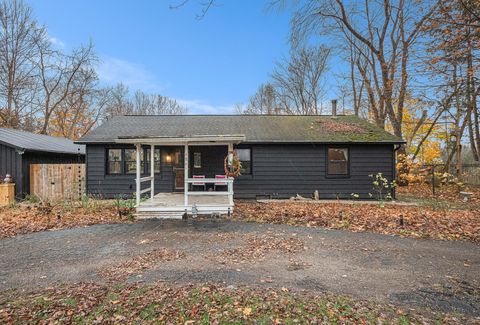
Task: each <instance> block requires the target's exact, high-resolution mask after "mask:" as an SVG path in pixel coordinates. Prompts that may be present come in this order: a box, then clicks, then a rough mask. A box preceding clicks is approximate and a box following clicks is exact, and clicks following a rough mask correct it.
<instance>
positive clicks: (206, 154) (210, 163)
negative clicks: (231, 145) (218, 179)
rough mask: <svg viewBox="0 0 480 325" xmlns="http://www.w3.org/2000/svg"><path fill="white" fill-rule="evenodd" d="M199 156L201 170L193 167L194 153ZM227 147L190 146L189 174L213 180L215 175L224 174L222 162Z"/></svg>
mask: <svg viewBox="0 0 480 325" xmlns="http://www.w3.org/2000/svg"><path fill="white" fill-rule="evenodd" d="M195 152H200V154H201V157H202V159H201V161H202V164H201V168H194V167H193V159H194V153H195ZM227 152H228V148H227V146H196V147H195V146H192V147H190V148H189V154H190V155H189V158H190V165H189V166H190V168H189V174H190V176H192V175H205V177H207V178H215V175H223V174H225V172H224V169H223V160H224V158H225V156H226V155H227Z"/></svg>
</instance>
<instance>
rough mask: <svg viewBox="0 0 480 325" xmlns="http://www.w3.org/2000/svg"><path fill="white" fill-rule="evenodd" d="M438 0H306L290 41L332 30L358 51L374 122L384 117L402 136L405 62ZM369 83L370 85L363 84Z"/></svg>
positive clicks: (294, 25)
mask: <svg viewBox="0 0 480 325" xmlns="http://www.w3.org/2000/svg"><path fill="white" fill-rule="evenodd" d="M437 6H438V4H437V3H436V2H434V3H433V4H432V3H431V2H428V3H423V2H421V3H420V2H417V1H414V0H384V1H382V2H376V1H365V2H362V3H359V2H355V3H348V4H347V3H346V2H345V1H343V0H323V1H313V0H312V1H307V3H306V4H305V5H304V6H302V7H301V8H300V10H299V11H298V12H297V13H296V14H295V17H294V20H293V33H292V42H293V43H294V44H299V43H301V42H302V40H304V39H305V38H307V37H308V36H309V35H311V34H312V33H314V32H316V31H319V30H321V31H330V32H331V31H333V32H337V33H338V34H339V35H343V36H344V37H343V40H344V41H346V42H349V43H350V44H351V45H352V46H353V47H354V48H355V49H357V50H359V53H360V56H361V57H362V60H363V63H366V64H367V67H368V71H363V73H362V77H363V79H364V80H365V86H366V88H368V87H370V89H371V90H372V91H373V90H374V91H375V92H373V94H375V98H371V97H372V96H371V95H372V93H371V94H370V96H369V97H370V98H369V100H375V101H377V102H378V104H376V108H377V109H378V108H384V109H385V112H386V114H385V116H382V115H383V114H381V113H382V112H381V111H379V112H378V113H379V114H377V115H378V116H377V120H376V122H377V124H379V125H381V126H383V125H385V119H386V117H388V119H389V121H390V123H391V124H392V127H393V132H394V133H395V135H397V136H402V120H403V110H404V101H405V97H406V94H407V87H408V81H409V77H408V72H409V71H408V66H409V58H410V54H411V50H412V48H413V47H414V45H415V43H416V41H417V39H418V37H419V35H420V33H421V32H422V28H423V26H424V25H425V22H426V21H427V19H429V18H430V16H431V15H432V14H433V13H434V11H435V10H436V8H437ZM369 83H370V85H369Z"/></svg>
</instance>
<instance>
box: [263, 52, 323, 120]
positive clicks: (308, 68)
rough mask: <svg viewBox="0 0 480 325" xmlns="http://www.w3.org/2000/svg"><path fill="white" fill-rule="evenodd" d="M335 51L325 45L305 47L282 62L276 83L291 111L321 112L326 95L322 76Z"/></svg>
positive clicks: (274, 75) (284, 106)
mask: <svg viewBox="0 0 480 325" xmlns="http://www.w3.org/2000/svg"><path fill="white" fill-rule="evenodd" d="M330 52H331V50H330V49H329V48H328V47H325V46H318V47H308V48H301V49H300V50H298V51H294V52H293V53H292V55H291V58H290V60H288V61H287V60H286V61H284V62H282V63H278V64H277V66H276V67H275V69H274V71H273V73H272V79H273V84H274V86H275V88H276V89H277V93H278V94H279V95H280V98H281V101H282V102H283V108H284V111H285V112H287V113H290V114H301V115H312V114H314V115H318V114H319V113H320V114H321V113H322V112H321V111H320V109H319V106H320V103H321V98H322V94H323V84H322V78H323V77H324V74H325V72H326V71H327V62H328V58H329V56H330Z"/></svg>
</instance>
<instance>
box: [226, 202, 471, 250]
mask: <svg viewBox="0 0 480 325" xmlns="http://www.w3.org/2000/svg"><path fill="white" fill-rule="evenodd" d="M232 218H233V219H235V220H242V221H255V222H261V223H276V224H289V225H302V226H307V227H325V228H331V229H346V230H350V231H355V232H362V231H371V232H376V233H382V234H395V235H399V236H403V237H413V238H436V239H444V240H468V241H471V242H474V243H477V244H480V215H479V214H478V211H476V210H450V209H445V210H438V209H432V208H427V207H419V206H391V205H387V206H385V207H380V206H379V205H378V204H339V203H322V202H320V203H318V204H316V203H310V202H308V203H307V202H272V203H256V202H252V201H239V202H236V205H235V212H234V214H233V216H232Z"/></svg>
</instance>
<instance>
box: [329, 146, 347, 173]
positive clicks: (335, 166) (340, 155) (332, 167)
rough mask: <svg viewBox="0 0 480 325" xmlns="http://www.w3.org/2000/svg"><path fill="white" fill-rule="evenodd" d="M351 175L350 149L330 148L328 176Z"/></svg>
mask: <svg viewBox="0 0 480 325" xmlns="http://www.w3.org/2000/svg"><path fill="white" fill-rule="evenodd" d="M349 173H350V166H349V153H348V148H328V153H327V175H329V176H348V175H349Z"/></svg>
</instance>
